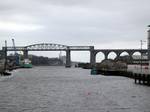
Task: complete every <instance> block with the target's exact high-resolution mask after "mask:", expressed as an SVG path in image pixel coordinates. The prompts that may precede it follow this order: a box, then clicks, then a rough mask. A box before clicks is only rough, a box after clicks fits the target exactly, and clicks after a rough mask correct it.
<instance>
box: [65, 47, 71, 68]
mask: <svg viewBox="0 0 150 112" xmlns="http://www.w3.org/2000/svg"><path fill="white" fill-rule="evenodd" d="M70 67H71V55H70V49H67V50H66V68H70Z"/></svg>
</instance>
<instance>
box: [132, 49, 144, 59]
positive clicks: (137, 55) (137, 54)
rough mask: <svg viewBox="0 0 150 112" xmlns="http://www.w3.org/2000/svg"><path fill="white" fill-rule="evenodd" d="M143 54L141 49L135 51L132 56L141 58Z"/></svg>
mask: <svg viewBox="0 0 150 112" xmlns="http://www.w3.org/2000/svg"><path fill="white" fill-rule="evenodd" d="M141 54H142V53H141V52H140V51H135V52H133V53H132V58H133V59H139V58H141Z"/></svg>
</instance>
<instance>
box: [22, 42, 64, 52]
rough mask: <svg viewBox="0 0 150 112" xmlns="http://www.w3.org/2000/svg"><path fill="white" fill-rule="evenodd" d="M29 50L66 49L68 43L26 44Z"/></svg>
mask: <svg viewBox="0 0 150 112" xmlns="http://www.w3.org/2000/svg"><path fill="white" fill-rule="evenodd" d="M25 48H26V49H27V50H28V51H45V50H47V51H49V50H66V49H67V46H66V45H61V44H52V43H41V44H33V45H29V46H25Z"/></svg>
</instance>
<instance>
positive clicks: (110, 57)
mask: <svg viewBox="0 0 150 112" xmlns="http://www.w3.org/2000/svg"><path fill="white" fill-rule="evenodd" d="M116 57H117V53H116V52H115V51H110V52H109V53H108V55H107V58H108V59H113V60H114V59H115V58H116Z"/></svg>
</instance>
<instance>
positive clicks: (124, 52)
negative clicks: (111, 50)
mask: <svg viewBox="0 0 150 112" xmlns="http://www.w3.org/2000/svg"><path fill="white" fill-rule="evenodd" d="M129 55H130V54H129V53H128V52H127V51H123V52H121V53H120V56H129Z"/></svg>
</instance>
